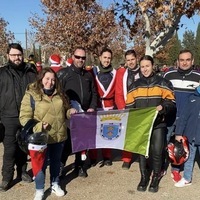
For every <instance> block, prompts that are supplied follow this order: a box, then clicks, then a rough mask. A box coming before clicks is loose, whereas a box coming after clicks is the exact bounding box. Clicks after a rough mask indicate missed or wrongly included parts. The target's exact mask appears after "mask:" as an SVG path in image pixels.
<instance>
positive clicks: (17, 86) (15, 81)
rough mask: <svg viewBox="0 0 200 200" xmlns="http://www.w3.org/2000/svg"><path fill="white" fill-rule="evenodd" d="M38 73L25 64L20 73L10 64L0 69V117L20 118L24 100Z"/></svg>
mask: <svg viewBox="0 0 200 200" xmlns="http://www.w3.org/2000/svg"><path fill="white" fill-rule="evenodd" d="M36 75H37V72H36V70H35V69H34V68H33V67H32V66H31V65H30V64H28V63H23V67H22V70H20V73H18V72H17V70H15V69H14V68H13V67H12V66H11V65H10V64H9V63H8V64H6V65H5V66H3V67H1V68H0V117H1V118H4V117H5V118H9V117H11V118H12V117H19V111H20V106H21V101H22V98H23V96H24V94H25V90H26V87H27V85H28V84H29V83H32V82H34V81H35V80H36Z"/></svg>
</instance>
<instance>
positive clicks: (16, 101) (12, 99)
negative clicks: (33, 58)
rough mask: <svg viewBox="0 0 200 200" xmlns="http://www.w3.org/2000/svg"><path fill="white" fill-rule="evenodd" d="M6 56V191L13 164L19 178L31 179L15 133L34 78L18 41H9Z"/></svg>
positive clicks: (1, 95)
mask: <svg viewBox="0 0 200 200" xmlns="http://www.w3.org/2000/svg"><path fill="white" fill-rule="evenodd" d="M7 57H8V63H7V64H6V65H5V66H4V67H2V68H0V80H1V81H0V118H1V122H2V123H3V125H4V127H5V137H4V140H3V147H4V153H3V166H2V183H1V184H0V191H6V190H8V189H9V188H10V187H11V186H12V183H13V177H14V170H15V169H14V166H15V165H16V171H17V179H18V180H23V181H26V182H31V181H32V178H31V177H30V176H29V174H28V173H27V172H26V170H27V155H26V154H25V153H24V152H23V151H22V150H21V149H20V148H19V146H18V143H17V141H16V133H17V132H18V131H20V130H21V128H22V126H21V124H20V122H19V111H20V107H21V101H22V98H23V96H24V94H25V90H26V87H27V85H28V84H29V83H31V82H33V81H35V79H36V75H37V72H36V70H35V68H34V67H32V65H29V64H28V63H25V62H24V61H23V58H24V55H23V49H22V47H21V45H20V44H18V43H11V44H9V46H8V49H7Z"/></svg>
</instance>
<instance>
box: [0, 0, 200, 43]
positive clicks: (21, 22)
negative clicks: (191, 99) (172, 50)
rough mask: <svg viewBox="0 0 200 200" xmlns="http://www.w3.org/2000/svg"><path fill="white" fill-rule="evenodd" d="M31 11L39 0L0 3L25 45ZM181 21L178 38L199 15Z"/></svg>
mask: <svg viewBox="0 0 200 200" xmlns="http://www.w3.org/2000/svg"><path fill="white" fill-rule="evenodd" d="M99 2H100V3H103V5H105V4H108V3H109V2H113V0H105V1H103V0H99ZM32 13H39V14H41V6H40V0H4V1H3V0H2V1H1V5H0V17H3V18H4V20H5V21H7V22H9V25H8V27H7V29H8V30H10V31H12V32H14V34H15V38H16V41H21V42H22V45H25V30H26V29H27V30H28V31H31V30H32V29H31V27H30V26H29V22H28V18H29V17H31V16H32ZM181 23H182V24H184V25H183V27H182V28H181V29H180V30H179V32H178V34H179V38H180V39H182V35H183V33H184V32H185V31H186V30H192V31H194V32H196V29H197V25H198V23H200V16H194V17H193V18H191V19H187V18H186V17H183V18H182V20H181Z"/></svg>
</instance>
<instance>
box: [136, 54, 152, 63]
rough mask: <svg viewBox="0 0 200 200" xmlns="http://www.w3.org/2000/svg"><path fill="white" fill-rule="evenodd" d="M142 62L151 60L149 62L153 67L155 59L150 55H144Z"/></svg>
mask: <svg viewBox="0 0 200 200" xmlns="http://www.w3.org/2000/svg"><path fill="white" fill-rule="evenodd" d="M142 60H149V61H150V62H151V64H152V65H153V64H154V60H153V58H152V57H151V56H149V55H144V56H142V57H141V58H140V62H141V61H142ZM140 62H139V63H140Z"/></svg>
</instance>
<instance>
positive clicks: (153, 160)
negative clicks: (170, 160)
mask: <svg viewBox="0 0 200 200" xmlns="http://www.w3.org/2000/svg"><path fill="white" fill-rule="evenodd" d="M166 133H167V128H158V129H154V130H153V132H152V135H151V140H150V147H149V158H145V156H143V155H140V156H139V162H140V163H139V164H140V165H139V166H140V171H145V170H146V169H151V170H153V173H155V174H159V173H160V171H161V167H162V164H163V156H164V148H165V146H166Z"/></svg>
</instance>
